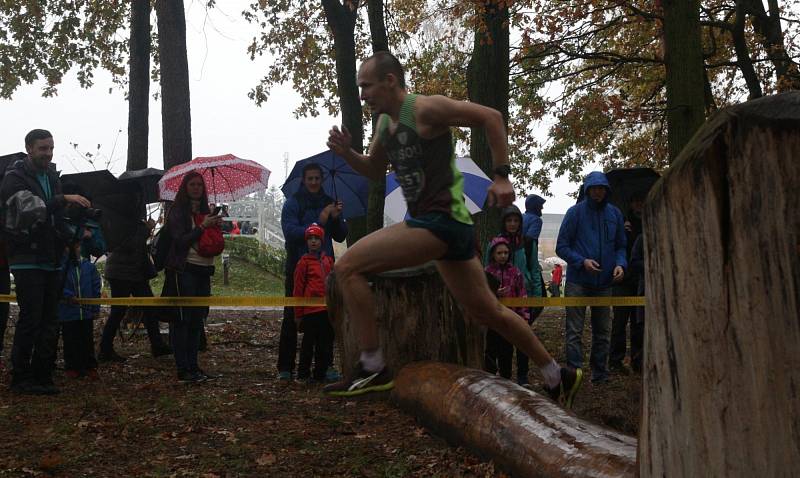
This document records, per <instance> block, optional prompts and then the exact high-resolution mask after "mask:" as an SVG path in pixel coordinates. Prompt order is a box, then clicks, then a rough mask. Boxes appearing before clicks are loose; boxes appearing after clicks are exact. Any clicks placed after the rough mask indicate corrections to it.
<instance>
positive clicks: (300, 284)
mask: <svg viewBox="0 0 800 478" xmlns="http://www.w3.org/2000/svg"><path fill="white" fill-rule="evenodd" d="M324 237H325V231H324V230H323V229H322V228H321V227H320V226H318V225H317V224H316V223H315V224H311V225H310V226H308V228H307V229H306V232H305V239H306V245H307V246H308V253H307V254H305V255H304V256H303V257H301V258H300V260H299V261H298V262H297V266H296V267H295V269H294V292H293V294H292V295H293V296H294V297H325V279H326V278H327V277H328V274H330V273H331V271H332V270H333V258H332V257H331V256H328V255H326V254H325V253H324V252H323V251H322V240H323V239H324ZM295 320H296V321H297V323H298V330H299V331H300V332H303V342H302V343H301V345H300V363H299V364H298V366H297V379H298V380H309V381H311V380H313V381H316V382H322V381H324V380H325V374H326V372H327V370H328V367H330V366H331V363H330V362H331V359H332V358H333V326H331V323H330V321H329V320H328V310H327V308H326V307H325V306H316V307H297V308H296V309H295ZM312 358H313V360H314V375H313V376H311V360H312Z"/></svg>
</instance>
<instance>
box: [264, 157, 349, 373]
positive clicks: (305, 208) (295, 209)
mask: <svg viewBox="0 0 800 478" xmlns="http://www.w3.org/2000/svg"><path fill="white" fill-rule="evenodd" d="M322 179H323V178H322V167H321V166H320V165H319V164H316V163H309V164H307V165H306V166H305V167H304V168H303V181H302V185H301V186H300V189H299V190H298V191H297V192H296V193H295V194H294V195H292V196H291V197H289V198H288V199H287V200H286V202H285V203H284V204H283V209H282V210H281V228H282V229H283V237H284V239H285V240H286V276H285V277H286V281H285V284H284V285H285V287H286V290H285V292H286V296H287V297H290V296H291V295H292V293H293V291H294V268H295V266H296V265H297V262H298V261H299V260H300V258H301V257H302V256H303V254H305V253H306V252H308V249H307V245H306V240H305V232H306V228H307V227H308V226H310V225H311V224H313V223H317V224H318V225H319V226H320V227H322V229H323V230H324V231H325V237H324V240H323V242H322V249H321V250H322V252H324V253H325V254H326V255H328V256H330V257H334V253H333V241H336V242H343V241H344V240H345V239H346V238H347V221H345V219H344V217H343V216H342V208H343V204H342V203H341V201H335V200H334V199H333V198H332V197H330V196H328V195H327V194H325V191H323V190H322ZM296 357H297V326H296V324H295V320H294V310H293V309H292V308H290V307H286V308H284V309H283V323H282V324H281V337H280V342H279V346H278V378H280V379H281V380H290V379H291V378H292V374H293V372H294V368H295V359H296ZM328 363H333V357H332V356H331V357H330V361H329V362H328ZM326 379H327V380H329V381H335V380H338V373H337V372H336V371H335V370H334V369H331V370H330V371H329V373H328V374H327V376H326Z"/></svg>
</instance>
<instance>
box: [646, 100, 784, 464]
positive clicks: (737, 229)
mask: <svg viewBox="0 0 800 478" xmlns="http://www.w3.org/2000/svg"><path fill="white" fill-rule="evenodd" d="M798 157H800V93H797V92H792V93H785V94H781V95H777V96H772V97H765V98H761V99H758V100H753V101H750V102H747V103H744V104H741V105H737V106H734V107H731V108H728V109H725V110H722V111H720V112H719V113H718V114H717V115H716V116H714V117H713V118H712V119H711V120H710V121H709V122H708V123H707V124H706V125H705V126H703V128H702V129H701V130H700V131H698V133H697V134H696V135H695V137H694V138H693V140H692V142H691V143H690V144H689V145H688V146H687V147H686V148H685V149H684V150H683V152H682V153H681V155H680V157H679V158H678V159H677V161H675V163H673V165H672V166H671V168H670V170H669V171H668V172H667V173H666V174H665V175H664V178H663V179H662V180H661V181H660V182H659V183H657V184H656V186H655V187H654V188H653V190H652V191H651V193H650V196H649V198H648V201H647V204H646V207H645V211H644V233H645V242H646V244H645V253H646V282H647V304H648V307H647V318H646V320H647V327H646V339H645V349H646V356H645V371H644V379H643V383H644V394H643V400H642V402H643V417H642V424H641V436H640V447H639V459H640V462H641V468H640V474H641V476H643V477H650V476H659V477H660V476H788V475H791V474H794V473H795V472H796V467H797V463H800V398H799V397H798V389H799V388H800V347H798V343H800V321H799V320H798V318H800V214H798V210H797V205H798V203H800V161H798V159H797V158H798Z"/></svg>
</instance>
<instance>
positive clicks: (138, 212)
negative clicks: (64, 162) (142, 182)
mask: <svg viewBox="0 0 800 478" xmlns="http://www.w3.org/2000/svg"><path fill="white" fill-rule="evenodd" d="M61 182H62V184H63V185H65V186H67V185H69V184H74V185H76V186H78V187H79V188H80V189H81V191H83V192H84V193H85V194H86V195H87V196H89V197H90V198H91V201H92V207H93V208H95V209H100V210H101V211H103V212H102V216H101V217H100V220H99V221H98V222H99V223H100V227H101V228H102V230H103V237H104V238H105V240H106V245H107V246H108V250H110V251H113V250H114V249H115V248H116V247H117V246H119V245H120V244H122V243H123V242H124V241H125V240H126V239H127V238H128V237H130V235H131V234H133V233H134V232H135V230H136V225H137V222H138V221H139V220H141V219H142V218H143V217H144V212H145V211H144V203H143V202H142V200H141V197H142V193H141V192H140V189H139V185H137V184H136V183H134V182H122V181H120V180H118V179H117V178H116V177H114V175H113V174H111V173H110V172H109V171H108V170H105V169H104V170H100V171H89V172H85V173H75V174H65V175H63V176H61Z"/></svg>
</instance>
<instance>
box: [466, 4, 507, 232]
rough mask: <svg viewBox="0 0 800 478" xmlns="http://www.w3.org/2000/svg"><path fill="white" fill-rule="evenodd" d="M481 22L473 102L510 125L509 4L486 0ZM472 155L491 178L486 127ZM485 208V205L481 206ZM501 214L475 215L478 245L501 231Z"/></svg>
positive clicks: (472, 68) (470, 81) (477, 133)
mask: <svg viewBox="0 0 800 478" xmlns="http://www.w3.org/2000/svg"><path fill="white" fill-rule="evenodd" d="M478 5H479V6H478V8H479V9H480V11H479V12H478V13H479V16H480V19H481V22H480V23H479V25H478V28H477V29H476V31H475V41H474V45H473V48H472V57H471V58H470V61H469V66H468V70H467V92H468V95H469V100H470V101H472V102H473V103H478V104H481V105H484V106H489V107H491V108H494V109H496V110H497V111H499V112H500V113H502V115H503V119H504V122H505V124H506V125H508V81H509V71H510V60H509V56H510V53H509V33H508V20H509V12H508V2H503V1H500V0H486V1H484V2H483V3H478ZM469 154H470V157H471V158H472V160H473V161H475V164H477V165H478V166H479V167H480V168H481V169H482V170H483V172H485V173H486V174H487V175H488V176H489V177H490V178H493V177H494V173H493V172H492V170H493V169H494V168H493V166H492V154H491V151H490V150H489V143H488V142H487V141H486V134H485V132H484V131H483V128H472V129H471V130H470V147H469ZM480 206H483V204H480ZM499 223H500V211H499V210H498V209H497V208H489V209H488V210H486V211H483V212H479V213H478V214H476V215H475V228H476V231H477V234H478V241H479V242H478V243H479V244H486V243H488V242H489V239H490V238H491V237H492V236H493V235H494V234H495V233H496V232H497V230H498V224H499Z"/></svg>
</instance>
